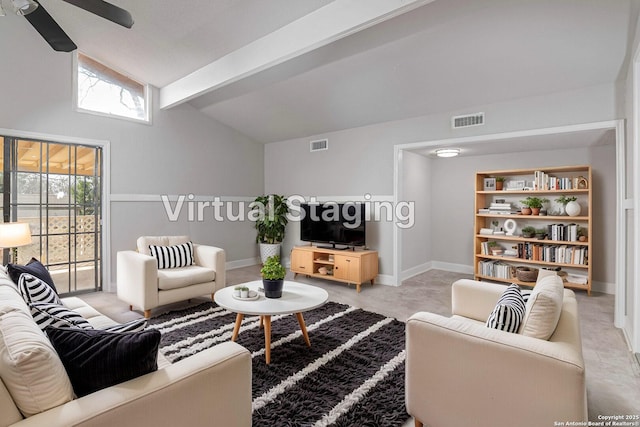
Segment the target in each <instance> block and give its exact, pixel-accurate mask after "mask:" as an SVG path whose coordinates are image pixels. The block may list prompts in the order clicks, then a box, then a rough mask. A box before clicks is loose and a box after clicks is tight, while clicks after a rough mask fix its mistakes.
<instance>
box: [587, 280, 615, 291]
mask: <svg viewBox="0 0 640 427" xmlns="http://www.w3.org/2000/svg"><path fill="white" fill-rule="evenodd" d="M591 290H592V291H593V292H602V293H603V294H609V295H615V294H616V285H615V283H608V282H596V281H595V280H594V281H593V284H592V285H591Z"/></svg>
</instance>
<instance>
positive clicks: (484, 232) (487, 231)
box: [480, 228, 493, 235]
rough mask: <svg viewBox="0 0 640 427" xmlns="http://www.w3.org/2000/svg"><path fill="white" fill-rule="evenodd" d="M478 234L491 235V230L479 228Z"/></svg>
mask: <svg viewBox="0 0 640 427" xmlns="http://www.w3.org/2000/svg"><path fill="white" fill-rule="evenodd" d="M480 234H487V235H489V234H493V228H481V229H480Z"/></svg>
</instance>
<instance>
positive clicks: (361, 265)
mask: <svg viewBox="0 0 640 427" xmlns="http://www.w3.org/2000/svg"><path fill="white" fill-rule="evenodd" d="M322 267H324V269H326V271H327V274H322V273H321V272H320V271H322V270H320V269H321V268H322ZM291 271H292V272H293V273H294V276H293V277H294V278H295V277H296V276H297V275H298V274H304V275H306V276H308V277H318V278H320V279H327V280H335V281H338V282H344V283H347V284H351V283H353V284H355V285H356V290H357V291H358V292H360V285H361V284H362V283H363V282H367V281H369V282H371V284H372V285H373V282H374V280H375V278H376V276H377V275H378V252H377V251H369V250H359V249H356V250H351V249H347V250H340V249H325V248H319V247H317V246H296V247H295V248H293V249H292V250H291Z"/></svg>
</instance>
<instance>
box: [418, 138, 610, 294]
mask: <svg viewBox="0 0 640 427" xmlns="http://www.w3.org/2000/svg"><path fill="white" fill-rule="evenodd" d="M615 154H616V151H615V145H605V146H596V147H592V148H583V149H571V150H554V151H532V152H526V153H506V154H497V155H486V156H474V157H457V158H451V159H437V160H435V159H434V160H432V161H431V170H430V173H431V176H432V177H434V178H433V179H432V183H433V184H432V189H431V194H432V200H431V209H432V215H433V216H432V218H433V219H432V227H431V230H432V240H431V244H432V245H437V250H436V249H435V248H433V247H432V249H431V253H432V254H433V261H439V262H446V263H452V264H458V265H462V266H469V267H470V268H473V264H472V260H473V258H472V255H473V235H474V232H473V221H474V183H475V173H476V172H478V171H490V170H500V169H527V168H539V167H540V168H543V167H552V166H568V165H591V168H592V179H593V181H592V182H591V184H590V185H591V188H592V191H593V200H594V206H593V208H592V215H593V224H592V226H593V236H591V241H592V244H593V254H595V256H594V257H593V258H592V259H591V260H592V262H593V280H594V282H603V283H607V284H611V283H614V281H615V251H614V250H612V248H615V236H616V221H615V218H616V165H615ZM435 177H438V179H437V180H436V179H435ZM548 198H549V199H550V200H551V205H552V206H553V205H554V204H555V202H554V201H553V199H554V198H553V197H548ZM516 199H517V200H520V199H521V198H516ZM517 200H516V203H517ZM583 209H584V207H583Z"/></svg>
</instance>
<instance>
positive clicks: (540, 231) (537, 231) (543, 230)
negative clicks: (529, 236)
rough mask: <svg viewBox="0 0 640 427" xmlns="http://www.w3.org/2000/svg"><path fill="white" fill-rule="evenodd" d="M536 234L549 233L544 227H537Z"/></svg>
mask: <svg viewBox="0 0 640 427" xmlns="http://www.w3.org/2000/svg"><path fill="white" fill-rule="evenodd" d="M536 234H547V230H545V229H544V228H536Z"/></svg>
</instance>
